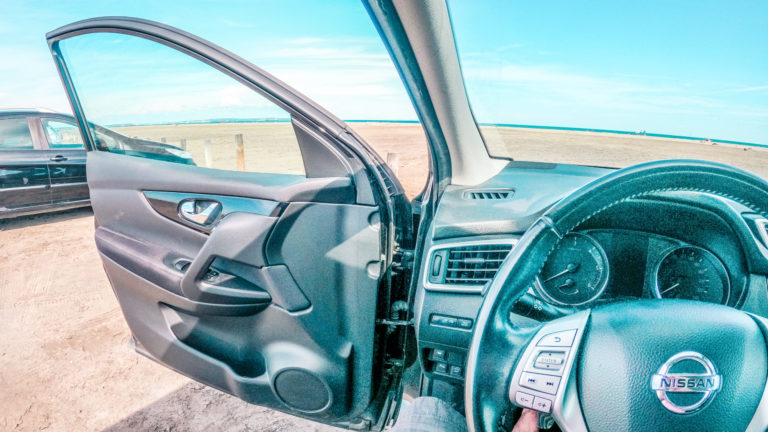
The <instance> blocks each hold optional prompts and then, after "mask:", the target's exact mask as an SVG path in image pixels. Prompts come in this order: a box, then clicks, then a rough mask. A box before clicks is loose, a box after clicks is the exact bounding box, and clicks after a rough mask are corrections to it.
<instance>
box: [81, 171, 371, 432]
mask: <svg viewBox="0 0 768 432" xmlns="http://www.w3.org/2000/svg"><path fill="white" fill-rule="evenodd" d="M137 160H138V159H137ZM89 174H90V178H93V179H94V180H95V182H94V183H93V186H92V194H93V202H94V211H95V213H96V214H97V216H98V215H101V214H103V211H102V206H104V205H106V206H107V207H110V208H111V206H110V204H109V201H111V200H112V199H118V200H119V199H120V198H119V197H121V196H125V194H123V193H116V192H117V190H115V189H107V190H102V189H101V188H100V187H99V186H97V185H99V184H103V183H101V182H99V181H98V179H99V178H98V175H94V174H91V173H89ZM113 174H114V173H113ZM113 177H114V176H113ZM110 183H111V182H110ZM201 189H204V187H202V186H201V188H200V190H201ZM107 195H109V196H112V198H111V199H104V197H105V196H107ZM133 195H134V196H136V197H137V200H142V199H145V198H143V197H144V194H143V193H142V191H139V190H134V191H133ZM128 207H129V206H121V208H128ZM130 207H131V208H132V209H133V211H132V213H131V216H130V217H131V218H134V219H140V220H153V221H154V223H155V224H156V225H155V226H154V228H153V229H151V230H150V229H147V228H143V229H142V232H141V233H138V234H133V235H125V234H123V233H121V232H120V231H125V230H123V229H122V227H124V226H125V224H123V223H120V219H118V218H114V219H110V218H108V220H107V222H106V224H105V223H103V222H102V220H101V219H99V224H100V225H99V227H98V228H97V230H96V243H97V247H98V249H99V252H100V254H101V256H102V259H103V261H104V265H105V269H106V271H107V274H108V275H109V278H110V282H111V283H112V285H113V288H114V290H115V294H116V295H117V297H118V300H119V302H120V304H121V307H122V309H123V310H124V313H125V318H126V321H127V322H128V325H129V327H130V328H131V331H132V333H133V334H134V337H135V338H136V340H137V342H138V344H139V346H140V350H141V351H142V352H143V353H145V354H146V355H148V356H149V357H151V358H154V359H156V360H158V361H160V362H161V363H163V364H166V365H168V366H170V367H171V368H173V369H174V370H177V371H179V372H181V373H183V374H185V375H188V376H191V377H194V378H195V379H197V380H199V381H201V382H203V383H205V384H208V385H211V386H213V387H216V388H219V389H221V390H224V391H226V392H228V393H231V394H234V395H237V396H238V397H241V398H243V399H245V400H247V401H249V402H252V403H257V404H260V405H265V406H270V407H274V408H278V409H286V408H290V409H291V410H292V411H298V412H300V413H302V414H303V415H306V416H310V417H311V416H314V415H317V416H318V418H319V419H323V418H332V419H334V420H335V421H339V420H340V419H343V418H346V417H348V416H350V415H351V414H352V413H354V412H355V411H356V412H357V413H359V412H360V411H362V410H363V409H364V408H365V406H366V405H367V403H368V402H367V401H368V400H370V397H371V395H370V394H369V392H370V388H368V387H363V386H355V385H352V383H354V382H361V381H362V382H365V381H369V380H370V374H371V371H370V367H371V359H372V357H373V352H372V351H373V344H372V343H371V341H372V340H373V338H374V334H373V333H374V324H375V323H374V320H372V319H370V314H375V310H376V301H377V296H376V292H377V288H378V279H379V270H378V269H379V267H380V266H381V255H380V247H381V245H380V241H381V239H380V226H379V223H378V217H377V215H376V214H377V213H378V208H377V207H373V206H367V205H357V204H335V203H310V202H295V203H287V205H286V206H285V210H284V211H283V212H282V213H281V214H280V215H279V216H263V215H256V214H252V213H246V212H233V213H231V214H229V215H227V216H225V217H224V218H223V219H222V220H221V222H219V225H217V226H216V227H215V228H214V229H213V230H212V232H211V234H210V235H206V234H203V233H200V232H199V231H196V230H194V229H192V228H191V227H186V226H183V225H181V224H179V223H178V222H175V221H173V220H171V219H169V218H166V217H164V216H162V215H160V214H158V213H157V211H156V210H155V209H154V208H153V207H152V206H151V205H148V204H147V205H144V206H136V207H133V206H130ZM125 216H127V215H125V214H123V215H122V217H125ZM230 222H231V223H230ZM170 230H172V232H185V234H186V236H185V237H183V238H179V237H177V240H176V242H184V243H186V244H185V245H184V247H169V246H168V244H169V242H165V241H162V240H159V238H164V237H165V236H167V235H169V234H168V233H167V231H170ZM219 230H221V231H219ZM318 232H322V233H324V234H325V235H322V236H318V235H317V233H318ZM309 239H311V245H309V244H308V240H309ZM180 250H184V251H185V252H183V253H180V252H179V251H180ZM185 258H186V259H190V261H191V262H192V264H190V265H189V267H188V268H187V269H186V271H181V270H180V269H178V268H176V266H175V265H174V264H175V263H176V262H178V260H180V259H185ZM196 262H197V263H200V264H199V265H196V264H195V263H196ZM211 268H212V269H215V271H216V272H217V273H218V274H219V276H218V277H225V278H227V277H231V278H233V279H236V280H239V281H241V282H244V283H245V284H247V285H245V284H243V283H241V284H240V285H239V286H236V287H234V288H233V287H232V286H225V287H221V286H217V285H216V283H211V282H210V281H206V280H205V274H206V273H207V272H208V271H209V270H210V269H211ZM230 281H231V279H230ZM244 285H245V286H244ZM246 293H247V294H246ZM366 315H368V316H367V317H366ZM350 323H354V325H349V324H350ZM353 352H354V355H353ZM350 375H355V376H350Z"/></svg>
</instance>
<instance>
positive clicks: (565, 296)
mask: <svg viewBox="0 0 768 432" xmlns="http://www.w3.org/2000/svg"><path fill="white" fill-rule="evenodd" d="M607 284H608V259H607V258H606V256H605V251H603V248H602V247H600V245H599V244H598V243H597V242H596V241H595V240H594V239H593V238H592V237H590V236H588V235H586V234H579V233H574V234H569V235H567V236H565V237H564V238H563V239H562V240H561V241H560V243H559V244H558V245H557V247H556V248H555V250H554V251H552V254H550V256H549V258H547V262H546V264H544V268H543V269H542V270H541V273H540V274H539V276H538V277H537V278H536V283H534V286H535V287H536V290H537V291H538V292H539V293H540V294H541V295H542V296H543V297H544V298H545V299H546V300H549V301H551V302H553V303H557V304H560V305H566V306H579V305H583V304H586V303H589V302H591V301H593V300H595V299H597V298H598V297H600V295H601V294H602V293H603V291H605V287H606V285H607Z"/></svg>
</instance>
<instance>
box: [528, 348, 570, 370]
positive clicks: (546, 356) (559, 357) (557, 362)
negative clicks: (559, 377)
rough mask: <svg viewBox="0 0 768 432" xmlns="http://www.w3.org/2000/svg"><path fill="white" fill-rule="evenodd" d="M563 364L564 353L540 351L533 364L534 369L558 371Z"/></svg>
mask: <svg viewBox="0 0 768 432" xmlns="http://www.w3.org/2000/svg"><path fill="white" fill-rule="evenodd" d="M563 363H565V351H541V352H540V353H539V355H538V356H537V357H536V360H535V361H534V363H533V367H535V368H536V369H543V370H549V371H555V372H556V371H559V370H560V369H561V368H562V367H563Z"/></svg>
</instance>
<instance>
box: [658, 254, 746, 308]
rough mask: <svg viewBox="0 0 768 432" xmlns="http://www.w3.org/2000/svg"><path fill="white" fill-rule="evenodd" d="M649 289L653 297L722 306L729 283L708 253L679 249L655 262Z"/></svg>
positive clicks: (716, 262) (727, 293) (723, 272)
mask: <svg viewBox="0 0 768 432" xmlns="http://www.w3.org/2000/svg"><path fill="white" fill-rule="evenodd" d="M653 290H654V292H653V294H654V295H655V296H656V297H657V298H681V299H689V300H699V301H705V302H710V303H721V304H726V303H728V297H730V294H731V284H730V280H729V279H728V272H727V271H726V269H725V266H724V265H723V263H722V262H721V261H720V260H719V259H718V258H717V257H716V256H714V255H713V254H712V253H711V252H708V251H706V250H704V249H702V248H699V247H695V246H683V247H679V248H676V249H673V250H671V251H670V252H669V253H667V254H666V255H665V256H664V258H662V260H661V261H659V264H658V267H657V268H656V284H655V285H654V287H653Z"/></svg>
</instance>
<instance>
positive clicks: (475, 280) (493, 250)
mask: <svg viewBox="0 0 768 432" xmlns="http://www.w3.org/2000/svg"><path fill="white" fill-rule="evenodd" d="M510 250H512V245H505V244H491V245H477V246H463V247H456V248H452V249H450V250H449V252H448V262H447V268H446V271H445V281H444V283H445V284H446V285H484V284H485V283H486V282H488V281H489V280H491V279H493V277H494V276H495V275H496V272H497V271H498V270H499V267H500V266H501V263H502V261H504V258H506V257H507V255H508V254H509V251H510Z"/></svg>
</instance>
